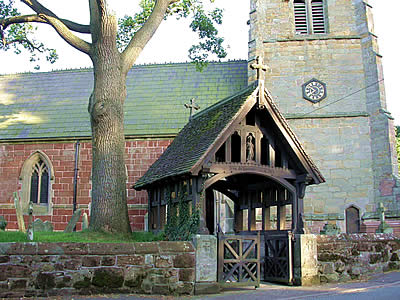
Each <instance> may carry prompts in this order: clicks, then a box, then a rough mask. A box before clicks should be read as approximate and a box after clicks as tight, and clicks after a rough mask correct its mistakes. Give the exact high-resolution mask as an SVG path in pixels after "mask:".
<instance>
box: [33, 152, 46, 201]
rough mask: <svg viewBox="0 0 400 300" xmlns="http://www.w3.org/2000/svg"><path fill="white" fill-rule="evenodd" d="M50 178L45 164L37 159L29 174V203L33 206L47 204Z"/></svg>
mask: <svg viewBox="0 0 400 300" xmlns="http://www.w3.org/2000/svg"><path fill="white" fill-rule="evenodd" d="M49 188H50V176H49V168H48V167H47V165H46V163H45V162H44V161H43V160H42V159H41V158H39V161H37V162H36V163H35V164H34V165H33V167H32V174H31V192H30V199H29V200H30V201H31V202H32V203H33V204H43V205H47V204H48V203H49Z"/></svg>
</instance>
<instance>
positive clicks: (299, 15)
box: [294, 0, 308, 34]
mask: <svg viewBox="0 0 400 300" xmlns="http://www.w3.org/2000/svg"><path fill="white" fill-rule="evenodd" d="M307 19H308V18H307V6H306V3H305V0H295V1H294V22H295V27H296V33H297V34H308V21H307Z"/></svg>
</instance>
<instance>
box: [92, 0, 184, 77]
mask: <svg viewBox="0 0 400 300" xmlns="http://www.w3.org/2000/svg"><path fill="white" fill-rule="evenodd" d="M99 1H100V0H99ZM177 1H178V0H156V4H155V6H154V9H153V11H152V13H151V15H150V17H149V18H148V19H147V21H146V22H145V23H144V24H143V26H142V27H141V28H140V29H139V30H138V31H137V32H136V33H135V35H134V36H133V37H132V39H131V41H130V42H129V44H128V46H127V47H126V48H125V50H124V51H123V52H122V62H123V66H124V71H125V72H128V71H129V70H130V68H131V67H132V66H133V64H134V63H135V61H136V59H137V58H138V56H139V54H140V53H141V52H142V50H143V48H144V47H145V46H146V44H147V43H148V41H149V40H150V39H151V38H152V37H153V35H154V33H155V32H156V30H157V28H158V27H159V26H160V24H161V22H162V20H163V19H164V15H165V13H166V11H167V9H168V6H169V5H170V4H172V3H174V2H177Z"/></svg>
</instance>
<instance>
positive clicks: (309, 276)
mask: <svg viewBox="0 0 400 300" xmlns="http://www.w3.org/2000/svg"><path fill="white" fill-rule="evenodd" d="M293 277H294V282H293V283H294V285H314V284H319V283H320V281H319V273H318V257H317V236H316V235H314V234H295V235H294V247H293Z"/></svg>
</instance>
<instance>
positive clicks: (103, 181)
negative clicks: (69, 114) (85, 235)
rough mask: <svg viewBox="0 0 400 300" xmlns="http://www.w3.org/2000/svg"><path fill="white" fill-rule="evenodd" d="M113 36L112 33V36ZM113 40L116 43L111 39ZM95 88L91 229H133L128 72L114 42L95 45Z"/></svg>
mask: <svg viewBox="0 0 400 300" xmlns="http://www.w3.org/2000/svg"><path fill="white" fill-rule="evenodd" d="M111 36H112V35H111ZM109 42H110V43H115V38H114V41H113V40H112V38H111V39H109ZM93 51H94V53H93V54H92V56H91V57H92V61H93V66H94V90H93V93H92V95H91V96H90V100H89V107H88V110H89V113H90V119H91V127H92V147H93V149H92V153H93V159H92V205H91V218H90V226H89V228H90V229H91V230H95V231H99V230H104V231H107V232H121V233H127V232H131V227H130V224H129V218H128V206H127V201H126V179H127V178H126V168H125V137H124V109H123V106H124V101H125V98H126V74H125V72H123V71H122V66H121V59H120V53H119V52H118V51H117V49H116V47H115V46H114V45H110V44H109V43H108V42H107V36H105V38H104V41H100V42H99V43H97V45H96V46H95V47H94V50H93Z"/></svg>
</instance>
